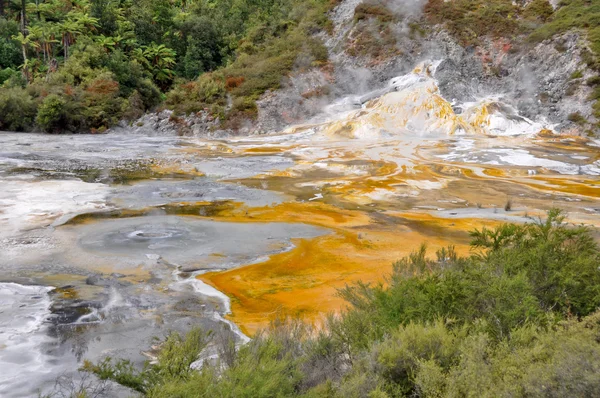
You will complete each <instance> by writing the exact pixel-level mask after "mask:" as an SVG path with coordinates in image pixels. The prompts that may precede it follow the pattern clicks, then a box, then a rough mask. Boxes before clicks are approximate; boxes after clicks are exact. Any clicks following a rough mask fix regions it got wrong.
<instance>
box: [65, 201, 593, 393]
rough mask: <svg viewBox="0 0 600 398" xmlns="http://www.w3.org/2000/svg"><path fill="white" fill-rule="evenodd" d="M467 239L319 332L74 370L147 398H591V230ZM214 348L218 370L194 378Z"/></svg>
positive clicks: (423, 260)
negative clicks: (143, 363) (462, 252)
mask: <svg viewBox="0 0 600 398" xmlns="http://www.w3.org/2000/svg"><path fill="white" fill-rule="evenodd" d="M471 237H472V246H473V254H472V255H471V256H469V257H460V256H458V255H456V253H455V252H454V250H453V248H452V247H450V248H448V249H445V250H441V251H439V252H438V253H437V256H436V257H435V258H436V259H435V260H434V259H432V258H431V256H428V255H427V252H426V249H425V248H424V247H422V248H420V249H418V250H417V251H415V252H414V254H412V255H411V256H410V257H408V258H404V259H402V260H400V261H398V262H397V263H396V264H394V271H393V273H392V275H390V276H389V278H388V279H387V281H386V283H382V284H379V285H371V286H369V285H364V284H358V285H355V286H349V287H347V288H346V289H345V290H343V291H341V292H340V294H341V295H342V296H343V297H344V298H345V299H346V300H347V301H348V303H349V305H350V308H349V309H348V310H347V311H346V312H345V313H343V314H342V315H341V316H331V317H329V319H328V321H327V322H325V325H324V326H323V327H321V328H317V329H315V328H312V327H309V326H307V325H305V324H302V323H300V322H297V321H290V320H281V321H278V322H275V323H274V324H273V326H272V328H271V329H270V330H268V331H267V332H266V333H264V334H261V335H259V336H256V337H255V338H254V339H253V340H252V341H251V342H250V343H248V344H246V345H244V346H242V347H240V348H238V349H235V347H234V344H233V341H232V340H226V339H219V338H218V337H219V336H215V335H210V334H206V333H203V332H201V331H200V330H198V329H196V330H194V331H192V332H191V333H189V334H188V335H187V336H184V337H182V336H180V335H179V334H172V335H171V336H169V337H168V338H167V340H166V341H165V342H164V343H163V344H162V346H161V350H160V353H159V355H158V360H157V362H156V363H154V364H148V366H147V367H145V368H144V369H136V368H135V367H134V366H133V365H132V364H131V363H129V362H127V361H119V360H116V361H114V360H111V359H110V358H107V359H106V360H104V361H103V362H101V363H98V364H92V363H87V364H86V365H85V367H84V369H85V370H87V371H90V372H93V373H95V374H96V375H98V376H99V377H100V378H101V379H110V380H115V381H117V382H118V383H121V384H123V385H126V386H128V387H130V388H133V389H135V390H137V391H139V392H140V393H142V394H144V395H145V396H149V397H238V398H239V397H289V396H298V397H331V398H334V397H344V398H350V397H357V398H358V397H370V398H384V397H592V396H597V393H598V391H600V379H599V378H598V372H599V371H600V312H598V310H597V308H598V305H600V273H599V271H598V264H600V251H599V248H598V246H597V244H596V243H595V240H594V238H593V237H592V234H591V231H590V230H587V229H585V228H584V227H575V226H570V225H567V224H565V223H564V217H563V216H562V215H561V213H560V212H559V211H557V210H553V211H550V212H549V214H548V217H547V218H546V219H545V220H538V221H535V222H532V223H530V224H525V225H514V224H505V225H502V226H499V227H497V228H495V229H493V230H491V229H485V228H484V229H482V230H474V231H473V232H472V233H471ZM211 341H212V343H215V342H216V343H217V345H218V347H220V348H219V353H220V355H219V359H218V360H217V361H216V362H214V361H212V362H211V361H207V362H206V363H205V364H204V366H202V367H201V369H200V370H199V371H197V370H193V369H190V364H192V363H193V362H194V361H196V359H197V358H198V355H199V353H200V352H201V351H202V350H203V349H204V348H205V347H206V345H207V344H208V343H209V342H211ZM75 392H79V393H84V390H81V391H75Z"/></svg>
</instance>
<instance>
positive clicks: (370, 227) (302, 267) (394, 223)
mask: <svg viewBox="0 0 600 398" xmlns="http://www.w3.org/2000/svg"><path fill="white" fill-rule="evenodd" d="M379 218H381V217H378V219H375V218H373V217H372V216H371V215H369V214H368V213H365V212H362V211H349V210H343V209H338V208H334V207H332V206H329V205H325V204H312V203H286V204H282V205H279V206H275V207H265V208H260V209H250V210H248V211H247V212H246V213H245V214H243V215H242V214H238V215H236V214H229V215H224V219H225V220H227V221H230V220H231V219H235V221H237V222H240V221H247V222H267V221H279V222H305V223H308V224H312V225H315V226H321V227H325V228H328V229H329V231H331V232H330V233H329V234H326V235H323V236H320V237H317V238H314V239H310V240H304V239H298V240H295V241H294V244H295V248H294V249H292V250H291V251H289V252H285V253H280V254H276V255H274V256H272V257H271V258H270V259H269V260H267V261H265V262H262V263H258V264H252V265H248V266H245V267H242V268H237V269H232V270H229V271H225V272H218V273H208V274H204V275H202V276H200V279H202V280H203V281H204V282H206V283H208V284H210V285H212V286H213V287H215V288H217V289H218V290H220V291H221V292H223V293H225V294H227V295H228V296H229V297H230V298H231V306H232V315H231V316H230V319H231V320H232V321H234V322H235V323H236V324H237V325H239V326H240V328H241V329H242V330H243V331H244V332H245V333H247V334H249V335H253V334H254V333H255V332H256V331H257V330H259V329H261V328H265V327H266V326H268V324H269V322H270V321H271V320H272V319H274V318H275V317H277V316H297V317H300V318H302V319H304V320H307V321H312V322H314V323H319V322H320V320H321V319H322V317H323V315H324V314H326V313H329V312H338V311H339V310H341V309H343V308H344V307H345V303H344V301H343V300H342V299H341V298H340V297H338V296H337V291H338V289H340V288H343V287H344V286H345V285H346V284H352V283H354V282H356V281H362V282H381V281H384V279H385V276H386V275H387V274H389V273H390V272H391V268H392V263H393V262H394V261H397V260H398V259H400V258H401V257H403V256H405V255H407V254H409V253H410V252H411V251H413V250H415V249H416V248H417V247H418V246H419V245H420V244H422V243H427V245H428V247H429V249H430V253H431V254H432V255H433V254H434V253H435V250H437V249H439V248H441V247H444V246H447V244H448V243H449V241H452V242H453V244H458V246H457V249H458V251H459V252H460V253H462V254H466V253H467V252H468V250H469V249H468V234H467V231H469V230H472V229H473V228H475V227H480V226H481V225H483V224H484V223H485V224H487V225H492V224H494V222H489V221H488V222H485V221H483V220H478V219H460V220H456V219H452V220H450V219H440V218H434V217H432V216H430V215H427V214H419V215H414V214H406V215H404V214H400V213H399V214H394V215H390V216H385V219H384V220H383V221H382V220H381V219H379ZM417 219H419V220H423V230H421V231H416V230H415V229H413V228H411V227H409V225H410V224H411V223H414V222H415V220H417ZM419 222H421V221H419ZM427 229H431V233H427ZM445 232H446V233H445ZM443 236H447V237H450V236H451V237H452V238H451V239H447V240H446V239H444V238H443Z"/></svg>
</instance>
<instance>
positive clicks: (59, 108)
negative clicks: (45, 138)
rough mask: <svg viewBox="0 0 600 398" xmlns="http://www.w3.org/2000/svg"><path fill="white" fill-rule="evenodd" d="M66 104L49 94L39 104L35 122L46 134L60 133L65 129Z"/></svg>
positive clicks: (54, 95)
mask: <svg viewBox="0 0 600 398" xmlns="http://www.w3.org/2000/svg"><path fill="white" fill-rule="evenodd" d="M66 108H67V102H66V101H65V100H64V99H62V98H61V97H59V96H58V95H56V94H50V95H49V96H47V97H46V98H44V100H43V101H42V103H41V104H40V107H39V109H38V114H37V118H36V122H37V124H38V126H40V127H41V128H42V129H43V130H44V131H46V132H48V133H56V132H60V131H62V130H64V129H66V128H67V124H68V121H67V118H68V116H67V112H68V111H67V109H66Z"/></svg>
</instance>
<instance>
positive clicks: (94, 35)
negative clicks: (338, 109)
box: [0, 0, 335, 132]
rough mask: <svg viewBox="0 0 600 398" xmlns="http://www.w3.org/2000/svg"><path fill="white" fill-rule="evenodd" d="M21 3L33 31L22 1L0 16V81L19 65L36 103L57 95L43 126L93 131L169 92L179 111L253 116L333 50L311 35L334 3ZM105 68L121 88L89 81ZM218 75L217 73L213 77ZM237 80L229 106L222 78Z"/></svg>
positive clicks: (325, 23) (152, 104) (46, 108)
mask: <svg viewBox="0 0 600 398" xmlns="http://www.w3.org/2000/svg"><path fill="white" fill-rule="evenodd" d="M23 4H24V7H25V10H26V26H25V27H26V29H22V28H20V24H19V22H20V19H21V3H18V2H15V3H14V7H12V6H11V7H7V8H6V9H4V10H5V16H6V19H5V18H3V17H0V70H4V72H2V73H0V81H5V80H11V83H10V84H11V86H16V85H19V84H20V83H21V82H18V81H17V79H16V78H15V77H14V76H15V75H14V73H12V72H11V71H14V70H17V69H19V68H20V69H21V70H22V75H23V76H24V80H25V84H29V85H30V86H31V87H30V90H29V91H30V92H31V93H32V97H33V99H34V101H35V102H36V103H42V102H43V101H45V98H46V97H47V96H48V95H49V94H51V95H54V96H53V97H52V101H53V103H52V105H53V107H50V102H48V103H47V104H46V105H47V106H44V108H43V109H44V112H47V111H50V109H51V108H52V109H54V111H55V113H57V114H55V115H51V114H49V113H46V114H42V115H41V116H40V117H39V118H36V119H35V120H39V121H41V122H45V124H44V126H39V127H42V128H43V129H44V130H51V131H56V132H59V131H77V132H87V131H96V130H104V129H106V128H107V127H110V126H111V125H113V124H115V123H116V122H117V121H118V119H119V118H121V117H135V116H137V115H140V114H141V113H142V112H144V111H145V110H147V109H150V108H153V107H156V106H157V105H159V104H160V103H161V102H162V101H163V100H164V99H165V98H166V97H167V96H166V95H165V94H166V93H168V92H169V91H170V90H171V89H173V92H172V93H170V94H169V95H168V103H167V104H168V106H170V107H172V108H174V109H175V110H177V111H178V112H186V113H187V112H190V111H198V110H203V109H208V110H209V112H211V113H212V114H213V116H215V117H216V116H219V117H220V118H221V120H238V119H240V118H247V117H254V116H255V115H256V103H255V101H256V99H257V98H258V97H259V96H260V95H261V94H262V93H264V92H265V91H266V90H270V89H275V88H277V87H279V85H280V84H281V82H282V80H283V79H284V78H285V77H286V76H287V75H288V74H289V73H290V72H291V71H292V70H293V69H294V68H300V69H302V68H308V67H312V66H314V65H319V64H321V63H323V62H325V61H326V59H327V50H326V48H325V47H324V46H323V44H322V43H321V42H320V40H318V39H315V38H313V36H314V34H315V33H317V32H318V31H319V30H321V29H326V28H327V27H328V18H327V15H326V12H327V11H328V10H329V9H330V8H331V7H332V6H333V5H334V4H335V1H330V0H293V1H289V2H287V1H280V0H222V1H213V0H197V1H169V0H142V1H135V2H132V1H108V0H89V1H88V0H84V1H76V2H71V1H67V0H53V1H41V2H39V1H33V0H25V1H24V3H23ZM7 68H8V69H7ZM217 70H218V72H217ZM107 72H111V73H112V76H111V77H110V80H114V81H116V82H117V83H118V93H116V94H115V93H114V92H113V91H112V90H109V91H108V92H102V93H99V92H94V93H90V91H89V90H88V88H89V85H90V84H97V83H91V82H92V81H94V80H98V79H100V77H101V76H102V79H103V80H107V77H106V73H107ZM212 72H215V73H214V74H213V73H212ZM205 74H207V75H208V77H203V75H205ZM211 76H219V78H218V79H214V81H213V83H209V81H210V80H211V79H213V78H212V77H211ZM221 78H222V79H221ZM229 78H236V79H238V78H239V79H241V84H239V85H238V86H235V87H228V88H227V90H229V91H230V93H229V94H230V95H231V96H232V97H233V98H232V102H233V105H234V106H233V107H231V109H228V108H227V107H226V106H225V105H226V101H225V100H224V98H225V97H226V94H227V93H226V92H225V91H224V89H223V85H222V83H221V82H220V81H221V80H223V81H225V80H227V79H229ZM189 80H192V82H189ZM217 80H219V81H217ZM191 86H193V87H191ZM190 93H191V94H192V96H191V97H190V96H188V95H187V94H190ZM183 94H185V95H183ZM56 96H58V97H59V98H60V101H59V100H58V99H57V98H56ZM193 98H197V99H198V100H199V101H198V102H197V103H194V102H193V101H194V99H193ZM61 107H62V108H64V109H68V113H67V114H66V115H65V116H64V117H63V116H59V115H58V114H60V113H61V112H58V109H59V108H61ZM87 107H91V108H93V109H87V110H86V109H85V108H87ZM50 113H51V112H50ZM28 120H29V119H28ZM238 121H239V120H238ZM31 127H33V126H27V128H31Z"/></svg>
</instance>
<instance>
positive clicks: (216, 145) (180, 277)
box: [0, 64, 600, 397]
mask: <svg viewBox="0 0 600 398" xmlns="http://www.w3.org/2000/svg"><path fill="white" fill-rule="evenodd" d="M434 69H435V65H434V64H433V65H427V64H424V65H421V66H419V67H417V68H416V69H415V70H414V71H413V72H412V73H410V74H408V75H405V76H401V77H399V78H396V79H394V80H393V81H392V82H391V83H390V85H389V86H388V87H383V88H381V89H380V90H377V91H376V92H374V93H367V94H365V95H362V96H357V97H356V98H345V99H340V101H338V102H336V103H332V104H331V106H330V108H328V109H326V110H324V113H323V115H322V116H320V117H318V118H315V119H314V120H311V121H309V122H307V124H305V125H300V126H293V127H290V128H289V129H287V130H285V131H282V132H279V133H277V134H269V135H261V136H250V137H232V138H227V139H210V138H197V137H176V136H143V135H137V134H132V133H127V132H120V133H109V134H108V135H85V136H51V137H50V136H45V135H37V134H16V133H0V186H1V187H2V189H1V190H0V254H1V255H0V298H1V299H2V300H1V303H0V375H2V376H0V395H2V396H6V397H13V396H14V397H21V396H27V395H35V394H36V393H37V391H43V392H47V391H50V390H51V389H52V388H53V385H54V380H55V379H56V378H57V377H58V376H61V375H69V376H72V377H75V378H77V377H79V375H78V374H77V368H78V367H79V366H80V365H81V363H82V361H83V360H84V359H90V360H92V361H95V360H98V359H99V358H102V357H103V356H105V355H111V356H113V357H126V358H130V359H132V360H133V361H136V362H142V361H144V360H146V359H148V358H150V357H151V355H149V354H148V352H149V351H150V350H151V346H152V338H153V337H161V336H164V335H165V333H167V332H168V331H169V330H172V329H175V330H180V331H185V330H188V329H189V328H190V327H191V326H192V325H201V327H203V328H205V329H213V330H219V329H225V330H227V331H228V332H229V333H231V334H232V335H233V336H236V338H237V339H238V341H240V342H243V341H245V340H246V339H247V336H252V334H253V333H255V332H256V331H257V330H258V329H260V328H262V327H265V326H267V325H268V323H269V321H270V320H271V319H273V318H274V317H275V316H279V315H291V316H300V317H302V318H303V319H305V320H307V321H311V322H317V323H318V322H319V321H320V320H321V319H322V317H323V315H324V314H326V313H328V312H335V311H339V310H340V309H343V307H344V303H343V302H342V301H341V299H340V298H339V297H337V295H336V291H337V289H339V288H340V287H343V286H344V285H345V284H347V283H353V282H356V281H358V280H361V281H364V282H376V281H381V280H383V278H384V276H385V275H386V273H388V272H389V271H390V270H391V264H392V262H394V261H395V260H397V259H398V258H400V257H402V256H404V255H406V254H408V253H409V252H410V251H411V250H413V249H415V248H416V247H417V246H418V245H420V244H421V243H427V244H428V246H429V248H430V249H431V250H432V251H433V250H435V249H437V248H440V247H444V246H446V245H448V244H452V245H455V246H456V247H457V250H459V251H460V252H462V253H468V250H469V247H468V243H469V238H468V231H469V230H471V229H473V228H481V227H482V226H493V225H496V224H498V223H501V222H506V221H509V222H531V220H532V219H535V218H536V217H539V216H542V215H543V214H544V212H545V211H546V210H548V209H550V208H553V207H560V208H562V209H564V210H565V211H566V212H567V214H568V220H569V221H570V222H573V223H577V224H585V225H589V226H591V227H596V226H598V224H600V217H599V215H600V200H599V198H600V178H599V175H600V151H599V146H600V143H599V142H597V141H596V140H594V139H588V138H584V137H578V136H569V135H556V134H555V133H554V132H553V130H552V128H553V126H551V125H549V124H547V123H546V122H545V121H544V120H535V121H534V120H529V119H526V118H523V117H521V116H520V115H519V114H518V113H517V112H516V111H515V110H514V109H513V108H511V107H510V105H509V104H506V103H504V102H503V100H502V98H501V97H499V96H497V97H488V98H482V99H481V100H480V101H478V102H476V103H469V104H455V103H451V102H449V101H448V100H447V99H445V98H443V97H442V96H441V94H440V93H439V90H438V89H437V85H436V81H435V79H434V78H433V77H432V74H433V72H434Z"/></svg>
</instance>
